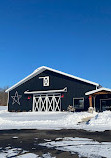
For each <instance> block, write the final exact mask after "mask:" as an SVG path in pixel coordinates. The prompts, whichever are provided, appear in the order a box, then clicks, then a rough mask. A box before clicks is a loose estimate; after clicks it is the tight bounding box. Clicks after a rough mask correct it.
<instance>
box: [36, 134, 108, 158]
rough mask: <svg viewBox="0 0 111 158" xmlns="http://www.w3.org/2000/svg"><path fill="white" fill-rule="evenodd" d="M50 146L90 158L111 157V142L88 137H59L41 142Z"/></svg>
mask: <svg viewBox="0 0 111 158" xmlns="http://www.w3.org/2000/svg"><path fill="white" fill-rule="evenodd" d="M39 145H41V146H46V147H48V148H55V149H57V150H61V151H69V152H71V153H72V154H74V153H78V154H79V157H88V158H95V157H96V158H102V157H107V158H111V142H101V143H99V142H97V141H93V140H92V139H87V138H77V137H76V138H72V137H65V138H59V139H56V140H55V141H51V142H46V143H42V144H39Z"/></svg>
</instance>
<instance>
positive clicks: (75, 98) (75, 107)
mask: <svg viewBox="0 0 111 158" xmlns="http://www.w3.org/2000/svg"><path fill="white" fill-rule="evenodd" d="M75 99H83V108H77V107H75V105H74V100H75ZM73 107H74V108H75V109H78V110H79V109H84V97H80V98H73Z"/></svg>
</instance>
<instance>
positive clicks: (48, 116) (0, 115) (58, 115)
mask: <svg viewBox="0 0 111 158" xmlns="http://www.w3.org/2000/svg"><path fill="white" fill-rule="evenodd" d="M0 109H1V110H0V130H3V129H85V130H91V131H104V130H111V111H104V112H102V113H96V112H95V113H93V114H91V113H88V112H75V113H71V112H18V113H17V112H8V111H7V107H3V108H2V107H0ZM2 109H3V110H2ZM5 109H6V110H5ZM89 119H91V120H90V121H88V120H89Z"/></svg>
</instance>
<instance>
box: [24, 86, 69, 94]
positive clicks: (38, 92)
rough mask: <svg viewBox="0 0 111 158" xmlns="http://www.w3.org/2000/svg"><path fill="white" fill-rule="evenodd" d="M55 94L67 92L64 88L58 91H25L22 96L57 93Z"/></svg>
mask: <svg viewBox="0 0 111 158" xmlns="http://www.w3.org/2000/svg"><path fill="white" fill-rule="evenodd" d="M57 92H67V87H65V88H64V89H60V90H47V91H32V92H29V91H25V92H24V94H44V93H45V94H46V93H57Z"/></svg>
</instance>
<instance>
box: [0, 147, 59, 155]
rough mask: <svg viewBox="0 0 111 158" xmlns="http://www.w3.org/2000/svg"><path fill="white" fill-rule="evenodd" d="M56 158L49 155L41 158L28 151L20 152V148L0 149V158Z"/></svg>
mask: <svg viewBox="0 0 111 158" xmlns="http://www.w3.org/2000/svg"><path fill="white" fill-rule="evenodd" d="M9 157H16V158H56V157H52V156H51V154H50V153H46V154H43V155H42V157H40V156H39V155H36V154H34V153H29V152H28V151H25V150H22V149H21V148H11V147H6V148H5V149H3V150H2V149H0V158H9Z"/></svg>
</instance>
